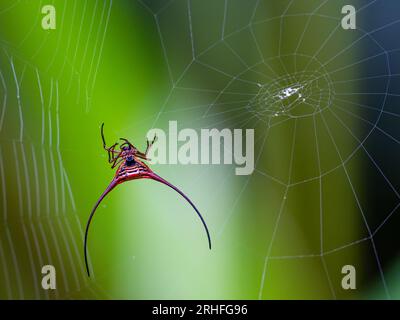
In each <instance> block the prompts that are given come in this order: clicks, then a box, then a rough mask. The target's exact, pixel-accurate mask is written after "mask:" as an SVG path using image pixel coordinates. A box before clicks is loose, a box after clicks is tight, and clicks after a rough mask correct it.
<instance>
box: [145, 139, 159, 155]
mask: <svg viewBox="0 0 400 320" xmlns="http://www.w3.org/2000/svg"><path fill="white" fill-rule="evenodd" d="M156 141H157V135H154V138H153V140H152V141H151V142H150V141H149V140H148V139H147V147H146V151H145V152H144V156H145V157H147V155H148V154H149V151H150V148H151V147H152V146H153V144H154V143H155V142H156Z"/></svg>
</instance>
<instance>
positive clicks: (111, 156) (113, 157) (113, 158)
mask: <svg viewBox="0 0 400 320" xmlns="http://www.w3.org/2000/svg"><path fill="white" fill-rule="evenodd" d="M101 139H102V140H103V148H104V150H106V151H107V154H108V163H112V167H111V168H114V167H115V165H116V162H117V160H118V158H119V157H120V155H121V153H120V152H119V151H115V148H116V146H117V145H118V142H116V143H114V144H113V145H112V146H111V147H107V144H106V139H105V137H104V122H103V123H102V124H101Z"/></svg>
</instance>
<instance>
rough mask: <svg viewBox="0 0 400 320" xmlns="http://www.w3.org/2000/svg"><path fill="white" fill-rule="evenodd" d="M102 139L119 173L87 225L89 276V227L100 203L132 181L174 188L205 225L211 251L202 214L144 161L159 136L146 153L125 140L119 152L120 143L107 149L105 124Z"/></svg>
mask: <svg viewBox="0 0 400 320" xmlns="http://www.w3.org/2000/svg"><path fill="white" fill-rule="evenodd" d="M101 138H102V140H103V148H104V150H106V151H107V154H108V162H109V163H110V164H111V168H112V169H114V168H115V167H116V166H118V168H117V171H116V173H115V176H114V178H113V179H112V181H111V183H110V184H109V185H108V187H107V188H106V189H105V191H104V192H103V193H102V195H101V196H100V198H99V199H98V200H97V202H96V204H95V205H94V207H93V209H92V212H91V213H90V216H89V219H88V221H87V224H86V231H85V240H84V255H85V264H86V271H87V274H88V276H89V277H90V271H89V264H88V260H87V239H88V234H89V226H90V223H91V221H92V218H93V216H94V213H95V211H96V209H97V207H98V206H99V204H100V202H101V201H102V200H103V199H104V198H105V197H106V195H107V194H109V193H110V192H111V190H113V189H114V188H115V187H116V186H117V185H119V184H121V183H123V182H125V181H130V180H135V179H152V180H155V181H158V182H160V183H162V184H165V185H167V186H168V187H170V188H172V189H173V190H175V191H176V192H178V193H179V194H180V195H181V196H182V197H183V198H184V199H185V200H186V201H187V202H189V204H190V205H191V206H192V207H193V209H194V210H195V211H196V213H197V215H198V216H199V218H200V220H201V222H202V223H203V226H204V229H205V231H206V234H207V239H208V246H209V248H210V250H211V238H210V233H209V232H208V228H207V224H206V222H205V221H204V219H203V217H202V215H201V214H200V212H199V210H197V208H196V206H195V205H194V204H193V202H192V201H191V200H190V199H189V198H188V197H187V196H186V195H185V194H184V193H183V192H182V191H181V190H179V189H178V188H177V187H175V186H174V185H172V184H171V183H169V182H168V181H166V180H164V179H163V178H161V177H160V176H159V175H157V174H155V173H154V172H153V171H152V170H151V169H150V168H149V167H148V166H147V165H146V164H145V163H144V162H143V161H142V160H147V161H148V160H150V159H148V158H147V155H148V153H149V150H150V148H151V147H152V145H153V144H154V143H155V142H156V140H157V136H154V138H153V141H151V142H150V141H149V140H147V147H146V151H145V152H144V153H143V152H140V151H139V150H138V149H137V148H136V147H135V146H134V145H133V144H132V143H130V142H129V141H128V140H127V139H125V138H120V140H121V141H122V143H121V144H120V145H119V150H117V147H118V144H119V143H118V142H116V143H114V144H113V145H112V146H111V147H107V145H106V140H105V138H104V123H103V124H102V125H101Z"/></svg>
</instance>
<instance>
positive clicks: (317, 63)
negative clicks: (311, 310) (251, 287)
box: [139, 0, 400, 299]
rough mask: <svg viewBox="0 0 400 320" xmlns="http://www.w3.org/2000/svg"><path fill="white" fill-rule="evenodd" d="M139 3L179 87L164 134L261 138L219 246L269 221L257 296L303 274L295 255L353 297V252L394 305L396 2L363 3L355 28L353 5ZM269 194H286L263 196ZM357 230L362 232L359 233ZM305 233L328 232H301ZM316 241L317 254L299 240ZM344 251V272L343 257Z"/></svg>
mask: <svg viewBox="0 0 400 320" xmlns="http://www.w3.org/2000/svg"><path fill="white" fill-rule="evenodd" d="M139 2H140V3H141V4H142V5H143V6H144V7H145V8H146V9H147V10H148V12H149V13H150V14H151V15H152V16H153V18H154V21H155V24H156V27H157V31H158V34H159V38H160V42H161V48H162V51H163V54H164V59H165V64H166V68H167V72H168V75H169V79H170V84H171V88H170V90H169V93H168V95H167V97H166V99H165V102H164V104H163V105H162V106H161V108H160V111H159V113H158V114H157V116H156V118H155V120H154V123H153V126H157V125H159V124H162V123H165V122H167V121H168V119H170V118H171V117H174V118H175V117H176V119H179V121H181V122H182V123H183V124H182V126H183V127H195V128H204V127H206V128H213V127H217V128H224V127H230V128H255V130H256V137H257V140H256V146H255V155H256V169H255V172H254V174H253V176H249V177H248V178H246V179H244V180H242V186H241V187H240V188H239V189H238V190H237V191H236V195H235V199H234V201H233V202H232V206H231V208H230V210H229V212H227V213H226V215H225V217H224V219H223V221H221V223H220V226H219V228H218V230H217V240H216V241H218V240H221V237H223V235H224V232H225V231H226V229H228V228H229V226H230V225H231V226H232V225H233V223H234V222H233V220H235V222H237V221H240V223H244V224H243V225H242V233H241V234H244V233H245V231H248V230H247V229H246V228H249V227H250V226H249V225H246V222H244V220H243V219H240V218H238V217H237V215H246V216H247V219H259V221H258V222H259V225H260V226H259V228H260V229H256V230H255V231H253V230H252V231H253V232H256V233H259V232H261V233H262V232H263V230H264V233H265V234H266V236H265V237H264V238H265V241H264V245H259V246H257V248H258V249H259V250H260V251H262V255H263V262H262V267H259V268H257V267H255V268H254V272H258V273H259V290H258V292H257V297H258V298H259V299H264V298H267V297H273V295H270V294H269V293H270V292H269V290H271V289H272V288H275V287H276V281H275V280H274V277H276V274H277V273H279V271H278V269H279V268H281V267H282V268H284V269H285V268H286V267H287V266H288V265H289V264H290V263H291V262H294V263H293V264H292V265H293V267H287V269H288V270H290V271H288V273H289V272H292V273H296V272H297V269H295V268H296V267H295V266H296V265H297V264H296V263H298V262H297V261H305V262H304V263H303V262H299V264H298V266H299V267H300V268H303V269H302V270H307V269H306V268H307V267H308V268H310V269H313V268H315V261H317V263H316V265H317V266H319V268H317V269H315V270H317V271H315V272H316V274H317V278H318V279H320V280H321V282H322V283H324V286H325V288H328V289H327V290H328V292H329V294H328V295H327V297H328V298H329V297H330V298H337V297H338V296H339V297H340V296H343V294H344V293H343V290H342V289H341V287H340V279H341V274H340V270H341V266H342V265H345V264H347V263H350V262H349V261H352V258H349V256H348V255H350V253H351V252H352V251H350V250H352V249H354V248H355V249H356V250H360V251H361V252H362V254H363V255H364V256H363V258H361V259H364V260H362V262H361V264H360V263H355V264H357V267H358V268H361V269H364V272H365V274H372V275H373V276H372V277H373V278H375V279H376V282H377V283H378V284H376V283H375V286H377V287H378V288H380V290H381V291H382V292H383V295H384V296H385V297H387V298H390V297H391V292H390V288H389V284H388V281H387V276H386V272H385V267H386V268H387V271H389V270H390V269H389V267H388V266H387V264H386V265H385V266H384V265H383V258H382V255H384V256H385V258H386V257H387V256H388V255H389V256H390V254H388V249H387V248H386V247H385V246H387V245H388V243H390V246H392V248H393V251H392V252H396V251H398V247H397V246H396V245H395V244H394V243H393V239H394V238H393V237H395V233H394V232H393V231H392V228H389V227H388V225H389V224H390V223H396V221H395V219H394V216H395V215H396V213H397V212H398V208H399V206H400V202H399V198H400V196H399V192H398V183H399V180H398V178H399V177H398V174H395V173H394V171H395V168H393V165H391V164H390V162H391V161H388V160H385V158H387V156H386V155H385V154H387V155H389V157H388V158H390V159H393V157H394V155H396V154H397V152H398V148H399V140H398V132H396V130H395V129H394V128H395V127H396V123H397V121H398V118H399V114H398V110H397V102H398V100H397V99H398V97H399V93H398V90H396V84H397V81H398V75H399V70H398V65H397V64H396V59H398V54H399V48H397V47H396V46H395V45H394V43H395V40H394V38H393V37H392V36H391V35H392V34H394V33H395V32H396V31H395V30H398V23H399V21H400V20H399V17H398V16H396V15H395V14H394V13H393V14H391V15H390V14H389V16H388V17H386V16H385V19H383V17H382V16H380V17H379V18H373V16H374V15H375V14H376V12H382V10H380V9H379V8H382V7H383V6H384V5H385V6H386V5H388V4H387V3H386V2H385V4H383V3H382V1H368V2H367V3H365V2H356V3H354V5H355V7H356V9H357V23H358V24H357V30H349V31H347V30H343V29H342V28H341V18H342V17H343V15H341V14H340V12H341V8H342V7H343V6H344V5H346V4H347V3H345V2H342V1H337V2H335V4H333V3H332V2H328V1H310V2H307V3H305V2H303V1H294V0H292V1H289V0H288V1H280V2H279V4H276V3H275V4H272V3H271V2H270V1H247V2H246V4H245V5H243V4H242V5H241V4H240V3H239V2H238V1H233V0H225V1H220V2H211V1H208V2H204V1H202V2H201V3H197V2H195V1H190V0H187V1H178V0H175V1H169V2H162V1H160V2H153V1H151V2H150V1H145V0H140V1H139ZM389 6H393V7H395V4H394V2H390V4H389ZM392 12H396V11H395V10H393V11H392ZM172 21H174V23H172V24H171V22H172ZM390 40H391V41H392V42H390ZM192 101H195V102H196V103H193V102H192ZM199 101H200V102H201V103H198V102H199ZM177 105H181V106H182V105H183V106H184V107H180V108H177V107H176V106H177ZM187 112H190V114H191V119H192V120H191V121H188V120H185V117H184V114H185V113H187ZM378 145H381V146H385V147H381V148H380V147H378ZM272 158H274V159H279V160H277V161H282V162H283V164H282V163H281V164H277V163H276V160H275V161H274V160H273V159H272ZM360 168H362V169H360ZM230 174H231V173H230ZM228 175H229V174H228ZM262 179H264V186H265V188H263V189H260V188H261V187H262V183H263V182H262V181H263V180H262ZM257 186H258V188H257ZM335 188H336V189H335ZM216 190H218V188H217V189H216ZM249 190H251V192H250V191H249ZM267 190H268V192H271V194H273V195H274V198H272V196H268V195H265V194H263V195H262V196H260V197H255V196H252V195H251V193H256V192H259V193H261V192H267ZM335 190H336V191H335ZM337 190H339V191H337ZM246 197H250V198H252V199H258V200H259V201H264V203H265V204H266V208H267V209H265V211H263V212H264V215H265V216H267V218H265V216H264V218H260V215H259V214H257V213H254V212H253V213H252V212H251V211H252V210H258V211H260V210H261V209H260V208H254V207H251V206H250V209H243V208H242V209H240V208H239V207H240V203H241V202H242V201H246ZM304 197H306V198H305V199H304ZM368 197H372V198H373V197H376V198H377V199H376V202H375V201H373V200H371V198H370V199H368ZM301 198H303V200H301ZM260 199H261V200H260ZM277 199H278V200H277ZM341 201H343V202H345V201H347V203H348V205H347V207H346V206H341V203H340V202H341ZM305 202H311V203H312V204H306V203H305ZM247 203H248V202H247ZM269 203H272V204H273V205H269ZM296 206H298V208H296ZM341 209H342V212H340V210H341ZM304 210H309V212H304ZM244 212H246V213H244ZM299 221H302V222H299ZM296 224H297V225H296ZM346 224H348V225H353V226H354V227H355V228H356V229H357V232H356V233H357V234H356V235H354V234H348V231H347V230H346V227H345V226H344V225H346ZM251 226H252V227H253V228H257V227H256V226H255V225H251ZM271 226H272V228H271ZM327 226H328V227H327ZM296 228H304V230H303V233H307V232H312V231H314V232H315V230H317V232H315V233H316V234H318V236H317V237H312V236H309V237H307V235H304V234H303V235H302V236H299V234H301V232H302V231H301V230H300V231H299V230H298V229H296ZM385 231H386V232H387V234H384V233H385ZM250 232H251V231H250ZM288 237H289V238H292V240H291V241H290V244H284V243H287V242H288V241H287V239H288ZM301 237H303V238H301ZM385 237H386V238H385ZM390 237H392V240H391V241H390V240H388V239H387V238H390ZM304 238H307V241H308V242H307V243H308V244H307V245H306V246H304V247H302V246H300V245H296V242H297V241H298V242H304ZM382 239H386V241H389V242H387V243H385V242H384V240H382ZM238 241H240V242H241V243H240V245H239V246H238V247H239V248H240V249H243V250H249V251H252V250H254V248H253V247H252V246H254V243H250V242H249V241H246V239H243V237H242V239H240V240H238ZM293 242H294V243H293ZM243 243H244V244H243ZM382 251H384V254H382V253H381V252H382ZM342 252H343V253H344V254H343V256H344V257H345V258H343V260H341V261H342V265H339V264H338V263H335V261H334V258H333V257H335V256H337V255H338V254H340V253H342ZM257 254H259V252H257V253H256V254H255V255H257ZM353 254H354V255H357V253H354V252H353ZM392 254H393V253H392ZM346 255H347V256H346ZM339 260H340V259H339ZM308 261H313V263H314V264H313V265H311V264H307V263H309V262H308ZM385 261H386V260H385ZM346 262H347V263H346ZM350 264H351V263H350ZM366 264H371V265H372V267H366V266H365V265H366ZM291 268H293V269H291ZM285 270H286V269H285ZM295 270H296V271H295ZM308 270H309V269H308ZM285 275H288V274H287V273H286V274H285ZM283 277H284V276H283ZM288 277H290V275H288ZM287 279H288V278H287ZM287 279H286V278H283V279H282V280H281V281H282V282H281V286H283V287H285V284H284V281H285V280H286V281H289V280H287ZM313 281H317V280H315V279H314V280H313ZM274 286H275V287H274ZM288 290H289V289H288ZM305 292H306V293H307V289H305ZM363 294H367V292H366V291H365V292H363ZM279 297H282V298H287V297H290V294H288V292H283V293H282V294H281V295H279ZM301 297H302V296H301Z"/></svg>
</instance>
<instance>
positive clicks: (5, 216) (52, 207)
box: [0, 0, 112, 299]
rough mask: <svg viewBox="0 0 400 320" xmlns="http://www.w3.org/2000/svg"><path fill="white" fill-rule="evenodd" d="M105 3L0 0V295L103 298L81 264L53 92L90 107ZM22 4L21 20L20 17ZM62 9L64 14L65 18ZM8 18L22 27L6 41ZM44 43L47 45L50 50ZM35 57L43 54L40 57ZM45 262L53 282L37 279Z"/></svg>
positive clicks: (107, 13) (80, 233)
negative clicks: (53, 285) (50, 8)
mask: <svg viewBox="0 0 400 320" xmlns="http://www.w3.org/2000/svg"><path fill="white" fill-rule="evenodd" d="M49 4H51V5H54V6H55V8H56V10H57V14H59V16H58V15H57V20H56V21H57V29H56V30H57V32H55V33H52V32H51V31H48V32H46V31H43V30H42V27H41V19H42V17H43V14H42V13H41V10H42V7H43V6H44V5H49ZM79 6H81V9H82V10H78V7H79ZM111 6H112V0H110V1H108V0H107V1H94V2H93V1H87V0H85V1H83V2H82V1H78V0H76V1H46V2H44V1H24V0H19V1H2V4H1V5H0V15H1V20H2V28H1V29H2V30H3V32H2V33H1V36H0V47H1V53H0V56H1V58H0V61H1V62H0V64H1V67H0V80H1V97H2V99H1V100H2V104H1V116H0V132H1V145H0V178H1V195H2V201H1V203H2V210H1V211H2V214H1V223H0V230H1V231H0V260H1V262H0V265H1V267H0V270H1V271H0V279H1V280H0V281H1V283H2V284H4V286H1V288H0V297H1V298H7V299H53V298H63V299H66V298H74V297H75V298H77V297H82V296H83V297H86V298H90V297H92V298H100V299H101V298H104V297H107V293H105V292H104V291H103V289H102V288H101V287H100V286H99V285H97V284H93V283H91V284H90V283H89V282H88V279H87V275H86V273H85V271H84V270H85V269H84V264H83V260H82V250H81V243H82V241H83V227H82V225H81V222H80V220H79V218H78V213H77V207H76V202H75V195H74V189H73V187H72V184H71V183H70V178H69V174H68V166H67V165H66V164H65V162H64V159H65V154H66V153H68V152H71V150H66V149H65V148H63V147H62V145H63V141H61V139H60V130H61V127H62V126H65V125H68V124H67V123H66V122H65V120H63V117H62V114H63V110H64V108H66V106H65V105H61V104H60V101H62V99H60V97H62V96H63V95H68V94H71V95H74V96H75V97H76V102H77V105H82V106H83V110H84V111H85V112H87V111H88V110H89V109H90V104H91V94H92V92H93V88H94V85H95V80H96V77H97V72H98V68H99V63H100V61H101V55H102V48H103V44H104V38H105V35H106V30H107V25H108V20H109V16H110V11H111ZM22 12H24V13H25V14H26V17H27V21H29V24H28V23H27V24H26V25H25V24H24V21H23V20H21V16H20V14H21V13H22ZM67 16H70V17H72V23H71V24H70V25H68V24H67V22H66V19H65V18H66V17H67ZM30 19H31V20H30ZM13 21H19V22H20V23H21V25H19V28H25V29H24V30H25V32H24V33H21V34H22V35H23V36H22V37H20V39H18V41H15V38H11V39H12V40H9V39H8V38H9V35H8V34H7V32H5V31H7V30H10V26H12V24H13ZM75 33H76V34H77V36H76V37H73V35H74V34H75ZM35 39H36V42H35V46H33V48H32V47H30V43H31V42H32V41H35ZM63 39H66V40H67V41H66V42H65V43H63V42H62V41H63ZM91 43H92V44H93V45H92V46H91V45H90V44H91ZM47 46H49V47H50V46H51V47H52V48H54V50H53V52H52V54H49V53H48V48H46V47H47ZM43 56H45V57H47V58H49V60H46V61H45V62H46V63H45V64H43V63H42V62H41V59H42V58H43ZM42 61H43V60H42ZM57 61H62V63H61V64H58V63H57ZM87 68H88V69H87ZM83 75H84V76H83ZM60 83H62V84H61V85H60ZM72 152H78V151H77V150H75V151H74V150H73V151H72ZM14 197H15V198H14ZM46 264H50V265H54V266H56V270H59V271H60V273H59V277H58V279H57V290H54V291H47V290H43V289H42V287H41V280H42V275H41V269H42V266H44V265H46Z"/></svg>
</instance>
